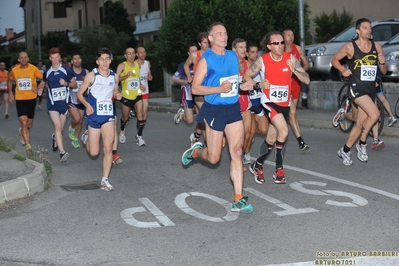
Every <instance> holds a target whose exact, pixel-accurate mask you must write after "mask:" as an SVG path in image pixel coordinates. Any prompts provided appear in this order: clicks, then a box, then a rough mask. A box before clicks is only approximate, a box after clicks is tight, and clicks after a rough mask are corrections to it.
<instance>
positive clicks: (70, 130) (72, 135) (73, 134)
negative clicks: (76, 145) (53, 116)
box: [68, 126, 76, 140]
mask: <svg viewBox="0 0 399 266" xmlns="http://www.w3.org/2000/svg"><path fill="white" fill-rule="evenodd" d="M68 131H69V139H70V140H74V139H76V136H75V129H74V128H72V127H71V126H69V130H68Z"/></svg>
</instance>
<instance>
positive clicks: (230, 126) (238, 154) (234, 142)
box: [182, 22, 255, 213]
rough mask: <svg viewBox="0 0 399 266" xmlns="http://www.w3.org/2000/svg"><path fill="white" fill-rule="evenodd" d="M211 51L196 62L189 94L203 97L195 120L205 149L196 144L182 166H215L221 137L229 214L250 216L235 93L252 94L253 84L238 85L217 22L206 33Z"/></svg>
mask: <svg viewBox="0 0 399 266" xmlns="http://www.w3.org/2000/svg"><path fill="white" fill-rule="evenodd" d="M208 33H209V36H208V38H209V41H210V43H211V49H208V50H206V51H205V52H204V53H203V55H202V58H201V59H200V60H199V61H198V65H197V68H196V70H195V72H194V80H193V83H192V93H193V94H196V95H204V101H205V102H204V104H203V105H202V107H201V109H200V112H199V114H198V115H197V117H196V120H197V121H198V122H200V123H203V124H205V132H206V141H207V147H203V146H202V143H201V142H195V143H194V144H193V145H192V146H191V148H190V149H188V150H187V151H186V152H184V154H183V156H182V163H183V165H188V164H189V163H190V162H192V161H193V160H194V158H201V159H202V160H203V161H206V162H209V163H211V164H216V163H217V162H218V161H219V160H220V157H221V153H222V141H223V133H225V135H226V138H227V141H228V143H229V153H230V157H231V163H230V178H231V180H232V183H233V187H234V202H233V205H232V208H231V211H235V212H241V213H252V212H253V206H252V204H249V203H248V202H247V197H243V195H242V192H243V191H242V189H243V181H244V180H243V165H242V146H243V142H244V124H243V122H242V116H241V111H240V104H239V103H238V95H239V94H238V90H239V89H241V90H252V89H253V86H254V85H255V82H253V81H250V82H245V83H242V84H241V83H240V84H239V83H238V76H239V63H238V57H237V54H236V53H235V52H233V51H231V50H226V46H227V39H228V38H227V31H226V28H225V27H224V25H223V24H222V23H220V22H216V23H213V24H212V25H211V26H210V27H209V29H208Z"/></svg>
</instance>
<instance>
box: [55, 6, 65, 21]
mask: <svg viewBox="0 0 399 266" xmlns="http://www.w3.org/2000/svg"><path fill="white" fill-rule="evenodd" d="M53 10H54V18H66V17H67V11H66V5H65V4H63V3H53Z"/></svg>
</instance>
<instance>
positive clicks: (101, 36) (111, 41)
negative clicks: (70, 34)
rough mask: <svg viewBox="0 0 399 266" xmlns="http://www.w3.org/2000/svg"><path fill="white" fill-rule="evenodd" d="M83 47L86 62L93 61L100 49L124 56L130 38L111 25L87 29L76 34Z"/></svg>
mask: <svg viewBox="0 0 399 266" xmlns="http://www.w3.org/2000/svg"><path fill="white" fill-rule="evenodd" d="M74 35H75V37H77V38H78V40H79V43H80V45H81V47H82V50H81V51H80V52H81V56H82V59H83V60H84V61H93V60H94V59H95V52H96V51H97V49H98V48H100V47H107V48H109V49H110V50H111V52H112V53H113V54H115V55H116V54H123V53H124V50H125V49H126V43H127V42H128V40H129V36H128V35H127V34H125V33H122V32H121V33H117V32H116V31H115V29H114V28H112V27H111V26H110V25H102V26H98V27H86V28H84V29H82V30H81V31H78V32H75V34H74Z"/></svg>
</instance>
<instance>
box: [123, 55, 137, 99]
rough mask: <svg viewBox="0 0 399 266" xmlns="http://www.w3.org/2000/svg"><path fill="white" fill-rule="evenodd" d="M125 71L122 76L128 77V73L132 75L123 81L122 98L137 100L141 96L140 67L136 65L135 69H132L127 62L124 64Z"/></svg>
mask: <svg viewBox="0 0 399 266" xmlns="http://www.w3.org/2000/svg"><path fill="white" fill-rule="evenodd" d="M123 64H124V65H125V69H124V70H123V71H122V73H121V74H120V76H122V77H123V76H126V74H127V72H129V71H132V74H131V75H130V76H129V77H128V78H127V79H125V80H122V97H123V98H126V99H129V100H135V99H136V98H137V96H139V95H141V90H140V66H139V64H137V63H134V67H131V66H130V65H129V64H128V63H127V62H126V61H125V62H123Z"/></svg>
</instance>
